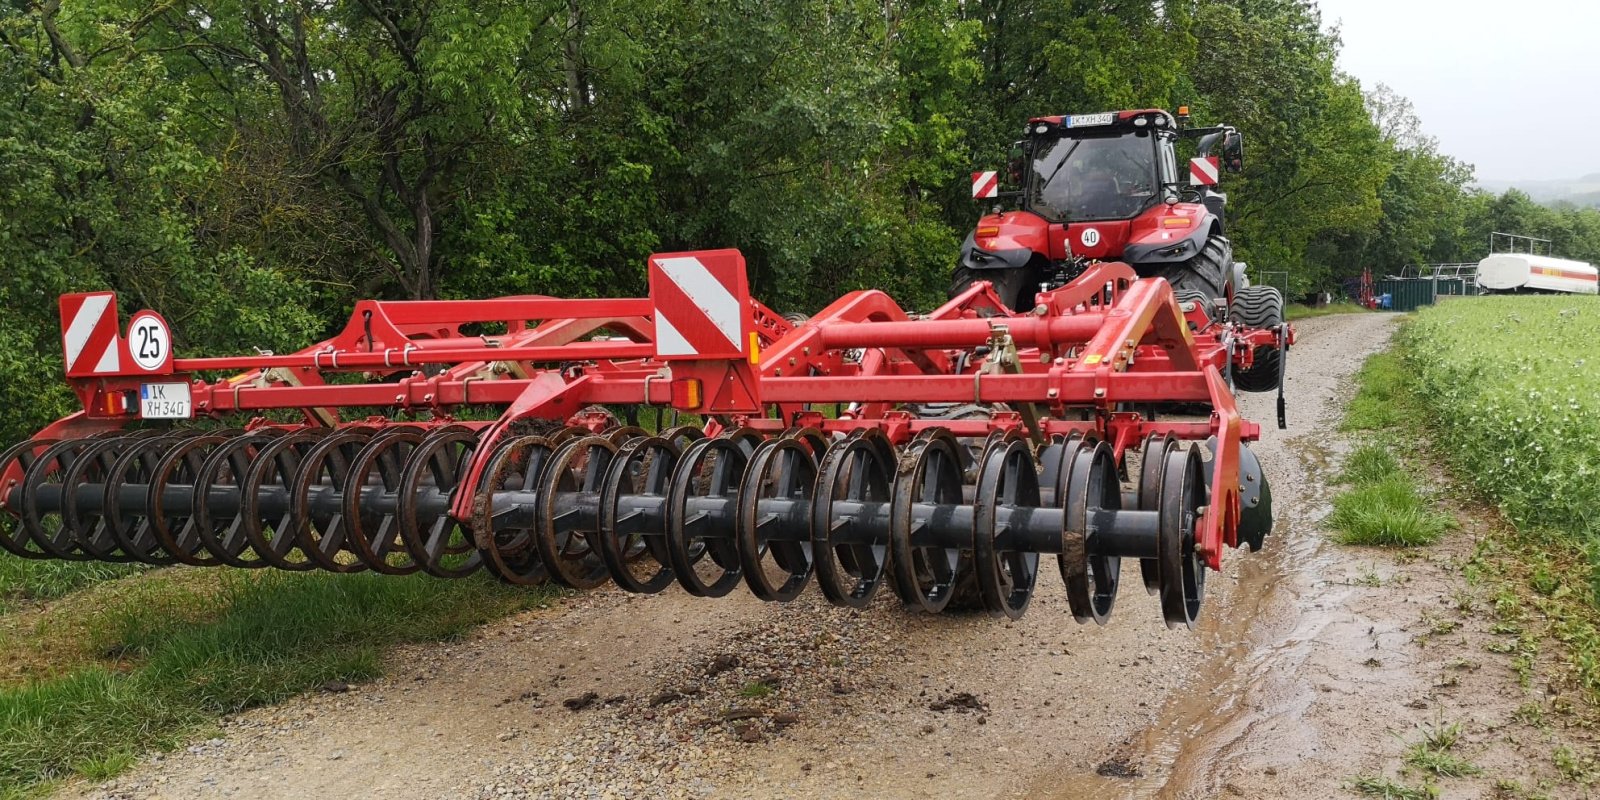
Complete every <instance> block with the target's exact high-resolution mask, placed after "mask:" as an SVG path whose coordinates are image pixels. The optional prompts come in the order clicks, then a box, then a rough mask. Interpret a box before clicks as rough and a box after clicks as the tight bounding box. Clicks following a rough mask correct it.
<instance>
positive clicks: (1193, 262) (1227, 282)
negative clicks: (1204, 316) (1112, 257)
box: [1156, 236, 1233, 319]
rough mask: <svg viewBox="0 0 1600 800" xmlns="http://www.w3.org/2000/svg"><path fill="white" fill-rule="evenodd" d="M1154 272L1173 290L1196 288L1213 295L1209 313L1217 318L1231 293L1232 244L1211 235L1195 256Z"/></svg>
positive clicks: (1194, 290)
mask: <svg viewBox="0 0 1600 800" xmlns="http://www.w3.org/2000/svg"><path fill="white" fill-rule="evenodd" d="M1156 275H1157V276H1159V277H1162V278H1166V279H1167V283H1170V284H1172V290H1173V291H1174V292H1177V293H1179V294H1183V293H1184V292H1199V293H1201V294H1203V295H1205V296H1206V297H1209V298H1212V305H1211V308H1212V313H1211V317H1212V318H1213V319H1220V318H1222V316H1223V315H1224V314H1225V313H1226V312H1227V310H1228V299H1229V296H1230V295H1231V294H1232V291H1231V289H1232V287H1233V280H1232V276H1233V245H1231V244H1229V243H1228V240H1227V239H1224V238H1223V237H1221V236H1213V237H1211V238H1210V239H1207V240H1206V243H1205V246H1204V247H1202V248H1200V252H1199V253H1197V254H1196V255H1195V257H1194V258H1191V259H1189V260H1188V261H1185V262H1182V263H1180V264H1170V265H1166V266H1163V267H1161V268H1160V270H1158V271H1157V272H1156Z"/></svg>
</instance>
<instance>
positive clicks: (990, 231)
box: [978, 225, 1000, 236]
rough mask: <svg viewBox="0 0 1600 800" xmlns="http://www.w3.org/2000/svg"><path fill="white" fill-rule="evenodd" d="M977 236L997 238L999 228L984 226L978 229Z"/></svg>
mask: <svg viewBox="0 0 1600 800" xmlns="http://www.w3.org/2000/svg"><path fill="white" fill-rule="evenodd" d="M978 235H979V236H999V235H1000V228H999V226H997V225H986V226H984V227H982V228H979V229H978Z"/></svg>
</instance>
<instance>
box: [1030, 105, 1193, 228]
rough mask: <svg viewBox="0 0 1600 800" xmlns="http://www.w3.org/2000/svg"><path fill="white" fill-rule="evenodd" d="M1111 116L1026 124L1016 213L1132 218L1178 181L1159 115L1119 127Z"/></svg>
mask: <svg viewBox="0 0 1600 800" xmlns="http://www.w3.org/2000/svg"><path fill="white" fill-rule="evenodd" d="M1124 113H1126V112H1124ZM1117 116H1118V115H1115V114H1090V115H1086V116H1078V117H1042V118H1036V119H1033V120H1029V122H1028V139H1027V140H1026V142H1025V144H1024V146H1023V154H1024V158H1025V160H1026V164H1025V169H1023V170H1020V172H1021V173H1022V176H1023V181H1022V183H1023V187H1022V188H1023V191H1022V196H1021V200H1022V203H1021V207H1022V209H1023V210H1025V211H1031V212H1033V213H1034V214H1037V215H1038V216H1039V217H1041V218H1043V219H1045V220H1048V221H1050V222H1066V221H1069V220H1072V221H1081V222H1088V221H1091V220H1094V221H1098V220H1115V219H1132V218H1133V217H1136V216H1138V215H1139V214H1141V213H1143V212H1144V211H1145V210H1147V209H1148V208H1150V207H1151V206H1152V205H1155V204H1156V203H1157V202H1160V201H1161V200H1162V199H1163V196H1164V195H1165V194H1167V193H1168V192H1170V190H1171V187H1172V186H1173V185H1174V184H1176V183H1177V162H1176V156H1175V155H1174V152H1173V146H1172V143H1173V138H1174V135H1175V133H1176V125H1175V124H1174V123H1173V121H1172V118H1171V117H1169V116H1168V115H1167V114H1166V113H1165V112H1161V111H1157V112H1152V113H1151V114H1149V115H1148V116H1137V117H1133V118H1131V120H1130V121H1129V122H1127V123H1125V124H1118V122H1120V120H1116V119H1115V117H1117ZM1085 120H1087V122H1086V121H1085ZM1133 121H1137V122H1138V123H1139V124H1138V125H1137V126H1135V125H1133V124H1132V122H1133Z"/></svg>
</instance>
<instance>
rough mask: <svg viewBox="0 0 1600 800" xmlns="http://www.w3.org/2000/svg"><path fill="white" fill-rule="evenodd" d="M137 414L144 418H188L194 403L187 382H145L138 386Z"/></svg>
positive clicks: (192, 411)
mask: <svg viewBox="0 0 1600 800" xmlns="http://www.w3.org/2000/svg"><path fill="white" fill-rule="evenodd" d="M139 416H141V417H144V418H145V419H188V418H190V417H192V416H194V403H193V400H192V399H191V398H190V396H189V384H187V383H146V384H144V385H142V386H140V387H139Z"/></svg>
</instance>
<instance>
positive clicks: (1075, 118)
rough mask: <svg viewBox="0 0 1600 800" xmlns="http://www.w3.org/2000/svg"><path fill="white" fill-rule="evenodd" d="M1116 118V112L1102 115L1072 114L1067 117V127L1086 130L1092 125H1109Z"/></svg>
mask: <svg viewBox="0 0 1600 800" xmlns="http://www.w3.org/2000/svg"><path fill="white" fill-rule="evenodd" d="M1116 118H1117V115H1116V112H1112V111H1107V112H1105V113H1103V114H1073V115H1072V116H1070V117H1067V127H1068V128H1087V127H1091V126H1094V125H1110V124H1111V123H1112V122H1113V121H1115V120H1116Z"/></svg>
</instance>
